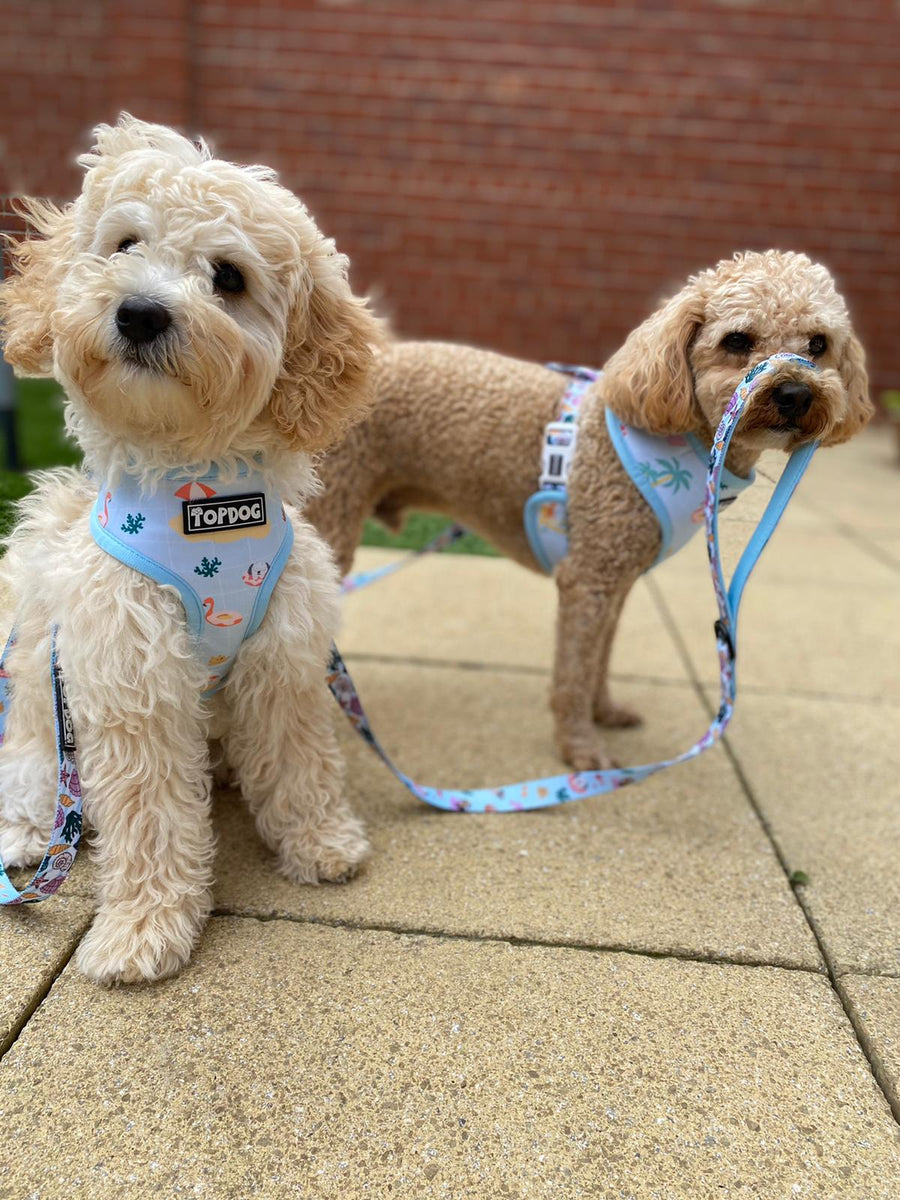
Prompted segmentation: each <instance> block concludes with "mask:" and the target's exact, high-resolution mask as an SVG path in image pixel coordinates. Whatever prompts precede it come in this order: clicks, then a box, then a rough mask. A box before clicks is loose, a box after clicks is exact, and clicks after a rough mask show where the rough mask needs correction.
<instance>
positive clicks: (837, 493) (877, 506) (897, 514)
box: [798, 426, 900, 532]
mask: <svg viewBox="0 0 900 1200" xmlns="http://www.w3.org/2000/svg"><path fill="white" fill-rule="evenodd" d="M800 487H801V491H800V492H799V493H798V500H799V499H800V497H801V496H802V504H803V506H804V507H814V508H816V509H817V510H818V511H819V512H820V513H821V514H822V515H823V516H825V517H826V518H827V519H830V520H835V521H841V522H842V523H844V524H847V525H849V526H851V527H852V528H857V529H860V530H865V531H869V532H874V531H878V530H889V531H890V530H896V528H897V525H898V522H900V469H898V465H897V450H896V442H895V441H894V439H893V437H892V431H891V430H890V429H888V428H887V427H885V426H876V427H875V428H871V427H870V428H869V429H867V430H865V431H864V433H863V434H862V435H861V436H860V437H857V438H854V439H853V440H852V441H850V442H847V443H846V444H845V445H843V446H837V447H835V448H834V449H832V450H822V451H820V452H818V453H817V454H816V456H815V458H814V459H813V462H812V464H811V465H810V468H809V470H808V471H807V473H806V476H805V477H804V479H803V482H802V483H801V485H800Z"/></svg>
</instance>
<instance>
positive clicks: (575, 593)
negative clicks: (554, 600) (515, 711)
mask: <svg viewBox="0 0 900 1200" xmlns="http://www.w3.org/2000/svg"><path fill="white" fill-rule="evenodd" d="M556 583H557V590H558V594H559V610H558V613H557V619H556V658H555V662H554V670H553V686H552V691H551V700H550V704H551V708H552V709H553V714H554V717H555V723H556V742H557V746H558V748H559V752H560V754H561V755H562V757H563V759H564V760H565V761H566V762H567V763H569V765H570V766H572V767H574V768H575V769H576V770H578V771H597V770H604V769H605V768H607V767H611V766H614V765H615V764H614V763H613V760H612V759H611V758H610V757H609V755H608V754H607V753H606V749H605V747H604V744H603V740H602V737H601V735H600V733H599V732H598V730H597V727H596V725H595V724H594V696H595V694H596V690H597V689H598V688H599V687H601V686H602V689H603V693H604V694H605V692H606V669H607V665H608V661H609V652H610V649H611V646H612V638H613V634H614V632H615V627H616V622H617V620H618V617H619V613H620V612H621V610H622V605H623V603H624V598H625V594H627V588H626V589H625V591H624V592H623V585H622V579H621V571H620V572H619V573H618V575H617V574H616V573H615V572H613V571H610V572H603V571H602V570H600V569H596V570H594V571H591V572H590V573H588V572H585V571H584V570H583V569H582V568H581V567H578V566H577V565H575V564H573V560H572V558H571V557H569V558H567V559H566V560H565V561H564V562H563V563H561V564H560V566H559V567H558V569H557V572H556Z"/></svg>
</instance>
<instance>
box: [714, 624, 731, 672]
mask: <svg viewBox="0 0 900 1200" xmlns="http://www.w3.org/2000/svg"><path fill="white" fill-rule="evenodd" d="M713 629H715V631H716V638H717V639H718V640H719V641H720V642H721V643H722V644H723V645H724V646H725V647H726V649H727V650H728V657H729V658H730V659H731V661H732V662H734V660H735V657H736V655H735V652H734V642H733V641H732V640H731V630H730V629H729V628H728V625H727V624H726V623H725V621H724V620H723V619H722V617H719V618H717V620H716V623H715V624H714V625H713Z"/></svg>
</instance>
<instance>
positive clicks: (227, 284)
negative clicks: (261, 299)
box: [213, 262, 244, 296]
mask: <svg viewBox="0 0 900 1200" xmlns="http://www.w3.org/2000/svg"><path fill="white" fill-rule="evenodd" d="M213 287H214V288H215V289H216V291H217V292H229V293H230V294H231V295H232V296H237V295H238V294H239V293H241V292H242V291H243V290H244V277H243V275H242V274H241V273H240V271H239V270H238V269H237V267H236V266H235V265H234V263H229V262H220V263H216V265H215V273H214V274H213Z"/></svg>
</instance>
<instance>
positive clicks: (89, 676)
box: [0, 115, 380, 983]
mask: <svg viewBox="0 0 900 1200" xmlns="http://www.w3.org/2000/svg"><path fill="white" fill-rule="evenodd" d="M95 137H96V147H95V149H94V150H93V151H92V152H91V153H90V154H87V155H85V156H83V157H82V158H81V159H80V162H81V163H82V165H83V166H84V167H85V168H86V176H85V181H84V186H83V189H82V192H81V194H80V195H79V197H78V198H77V199H76V200H75V201H74V202H73V203H72V204H70V205H68V206H67V207H66V208H63V209H59V208H56V207H54V206H52V205H49V204H45V203H38V202H29V204H28V205H27V210H28V214H29V216H30V219H31V222H32V224H33V225H34V226H35V227H36V229H37V231H38V232H39V233H41V234H43V235H44V236H43V237H42V238H26V239H25V240H22V241H19V242H18V243H17V244H15V245H13V247H12V253H13V257H14V259H15V261H16V263H17V267H18V272H17V273H16V274H14V275H13V276H12V277H11V278H10V279H9V280H8V281H7V282H6V283H5V284H4V285H3V287H2V288H0V317H2V319H3V323H4V329H5V335H6V356H7V358H8V359H9V361H10V362H11V363H12V365H13V366H14V367H15V368H16V370H17V371H18V372H19V373H20V374H23V375H52V376H55V378H56V379H57V380H58V381H59V382H60V383H61V384H62V386H63V387H64V389H65V392H66V420H67V424H68V427H69V429H70V431H71V432H72V433H73V434H74V436H75V438H76V439H77V441H78V443H79V444H80V446H81V447H82V448H83V450H84V452H85V466H86V468H87V470H86V471H75V470H64V471H59V472H53V473H49V474H45V475H43V476H40V477H39V478H38V487H37V490H36V491H35V492H34V493H33V494H32V495H31V496H30V497H29V498H28V499H27V500H26V501H25V502H24V504H23V505H22V512H21V519H20V522H19V524H18V527H17V528H16V530H15V531H14V533H13V535H12V537H11V539H10V543H9V550H8V553H7V555H6V559H5V561H4V564H3V572H4V576H5V579H6V581H7V583H8V587H9V590H10V593H11V597H12V602H13V606H14V612H15V619H16V623H17V627H18V641H17V644H16V646H15V648H14V650H13V652H12V654H11V656H10V663H9V666H10V669H11V677H12V689H13V696H14V700H15V703H14V705H13V707H12V710H11V713H10V717H9V725H8V730H7V738H6V742H5V744H4V746H3V747H2V750H0V798H2V819H0V854H2V857H3V861H4V862H5V863H6V864H7V865H24V864H26V863H32V862H35V861H36V860H39V859H40V857H41V855H42V853H43V851H44V849H45V846H46V840H47V834H48V831H49V828H50V824H51V822H52V818H53V805H54V798H55V794H56V751H55V742H54V727H53V714H52V696H51V692H50V688H49V685H48V665H49V657H48V656H49V653H50V643H49V635H50V629H51V627H52V626H53V625H57V626H58V628H59V634H58V649H59V658H60V663H61V666H62V669H63V672H64V675H65V678H66V683H67V691H68V696H69V701H70V707H71V712H72V718H73V722H74V726H75V729H76V731H77V736H78V762H79V768H80V771H81V775H82V780H83V785H84V795H85V816H86V819H87V823H88V824H89V826H90V827H91V829H92V831H93V851H94V854H95V856H96V858H97V861H98V865H99V886H100V910H99V913H98V915H97V917H96V919H95V921H94V924H93V926H92V928H91V930H90V931H89V933H88V934H87V936H86V937H85V939H84V940H83V942H82V943H81V946H80V948H79V951H78V963H79V965H80V967H81V969H82V970H83V971H84V972H85V973H86V974H87V975H88V976H90V977H91V978H93V979H95V980H98V981H101V982H104V983H112V982H133V981H137V980H151V979H157V978H160V977H162V976H166V975H170V974H172V973H174V972H175V971H177V970H178V969H179V968H180V967H181V966H182V965H183V964H184V963H185V962H186V961H187V959H188V957H189V955H190V952H191V948H192V946H193V944H194V942H195V940H196V938H197V936H198V934H199V931H200V929H201V928H202V925H203V922H204V919H205V917H206V915H207V912H208V910H209V906H210V887H211V883H212V860H213V851H214V843H213V834H212V829H211V825H210V813H209V798H210V784H211V756H210V751H209V749H208V746H209V741H210V739H213V740H214V741H216V742H220V743H221V746H222V747H223V750H224V755H225V761H226V763H227V764H228V766H229V767H230V768H231V769H232V770H233V772H234V776H235V778H236V780H237V782H238V784H239V786H240V788H241V791H242V792H243V794H244V796H245V798H246V800H247V802H248V803H249V805H250V807H251V809H252V810H253V812H254V813H255V816H256V822H257V826H258V828H259V831H260V833H261V835H262V837H263V838H264V839H265V841H266V842H267V843H268V845H269V846H271V848H272V849H273V850H274V851H275V852H276V853H277V855H278V858H279V863H280V867H281V869H282V870H283V871H284V872H285V873H286V874H287V875H288V876H289V877H290V878H291V879H294V880H296V881H297V882H301V883H315V882H317V881H319V880H342V879H344V878H347V877H348V876H349V875H351V874H352V873H353V871H354V870H355V868H356V866H357V864H358V863H359V862H360V860H361V859H362V857H363V856H364V854H365V852H366V849H367V846H366V840H365V836H364V833H363V829H362V826H361V825H360V824H359V822H358V821H357V820H356V818H355V817H354V816H353V814H352V813H351V812H350V810H349V808H348V806H347V803H346V801H345V799H344V796H343V791H342V778H341V761H340V757H339V753H338V750H337V747H336V743H335V737H334V731H333V729H332V721H331V716H332V714H331V709H330V706H331V701H330V698H329V696H328V693H327V690H326V688H325V686H324V671H325V663H326V660H327V654H328V647H329V643H330V641H331V637H332V633H333V630H334V628H335V626H336V622H337V616H338V599H337V598H338V584H337V576H336V572H335V568H334V564H333V560H332V558H331V555H330V554H329V552H328V549H327V547H326V546H325V545H324V544H323V542H322V541H321V539H320V538H319V537H318V536H317V535H316V534H315V532H314V531H313V529H312V528H311V526H310V525H309V524H307V523H306V522H305V521H304V520H302V519H301V518H300V517H299V515H298V513H297V511H296V509H295V508H289V516H290V520H291V522H292V525H293V528H294V535H295V540H294V547H293V551H292V553H291V557H290V560H289V562H288V563H287V565H286V567H285V570H284V572H283V574H282V575H281V577H280V579H279V581H278V583H277V585H276V587H275V589H274V591H273V594H272V597H271V600H270V603H269V607H268V610H267V613H266V616H265V619H264V621H263V623H262V625H261V627H260V629H259V631H258V633H256V634H255V635H254V636H253V637H252V638H250V639H249V640H248V641H247V642H246V643H244V645H243V647H242V648H241V650H240V652H239V654H238V658H237V661H236V663H235V665H234V667H233V669H232V672H231V674H230V676H229V679H228V683H227V685H226V687H225V688H224V689H223V691H222V692H220V693H219V694H218V695H217V696H215V697H214V699H213V700H212V701H210V702H204V701H203V700H202V699H201V692H202V691H203V689H204V687H205V686H206V675H207V668H206V667H205V666H204V664H202V663H201V662H200V661H199V660H197V659H196V657H195V656H194V655H193V654H192V650H191V646H190V642H189V638H188V633H187V630H186V626H185V620H184V613H183V609H182V606H181V602H180V600H179V598H178V597H177V595H176V593H175V592H174V590H173V589H170V588H167V587H162V586H160V585H158V584H157V583H155V582H154V581H152V580H150V579H148V578H146V577H145V576H143V575H141V574H139V573H137V572H135V571H133V570H131V569H130V568H128V567H126V566H124V565H123V564H122V563H121V562H119V561H118V560H116V559H114V558H111V557H110V556H109V555H108V554H106V553H105V552H104V551H103V550H101V549H100V548H99V547H98V546H97V545H96V543H95V542H94V540H93V538H92V536H91V533H90V529H89V523H88V514H89V511H90V508H91V506H92V504H93V501H94V499H95V496H96V482H92V478H93V480H94V481H96V479H98V478H99V479H102V478H110V479H114V478H115V477H116V474H117V473H118V472H121V471H122V470H123V469H124V468H126V467H127V468H128V469H129V470H130V471H131V472H137V473H138V474H140V476H141V478H142V480H143V483H144V485H145V486H146V487H148V488H152V487H153V486H154V485H155V483H156V481H158V480H159V478H160V477H161V475H162V474H164V473H165V472H166V471H168V470H172V469H175V468H178V469H186V468H188V469H192V470H193V471H194V472H195V473H196V474H201V473H202V472H204V471H205V470H206V469H207V468H208V466H209V464H210V463H211V462H213V461H215V462H216V463H217V464H218V465H219V469H220V472H221V473H222V477H223V478H227V477H228V476H229V474H230V475H231V476H232V477H233V475H234V473H236V472H237V471H238V470H239V469H240V468H241V465H242V464H247V463H250V462H253V463H255V464H257V465H258V464H261V469H262V470H263V471H264V472H265V473H266V474H267V476H268V477H269V479H270V481H271V482H272V484H273V485H274V486H275V487H277V488H278V489H279V490H280V491H281V494H282V495H283V496H285V497H286V498H288V499H290V500H292V501H293V503H294V504H297V503H300V502H302V501H304V500H305V498H306V497H307V496H308V495H309V494H310V492H311V491H312V490H314V476H313V474H312V469H311V465H310V454H311V452H313V451H316V450H318V449H320V448H321V447H322V446H323V445H325V444H327V442H328V441H329V440H330V439H332V438H334V437H336V436H337V435H338V434H339V433H340V432H342V431H343V429H344V428H345V427H346V425H347V423H348V422H349V421H351V420H352V419H354V418H355V417H357V416H358V415H361V413H362V411H363V410H364V408H365V406H366V405H367V404H368V403H369V399H370V388H369V367H370V363H371V359H372V354H373V345H374V344H375V343H376V342H377V341H378V340H379V337H380V330H379V327H378V324H377V322H376V321H375V319H374V317H372V316H371V314H370V313H369V311H368V309H367V307H366V304H365V302H364V301H362V300H359V299H357V298H356V297H354V296H353V294H352V293H351V291H350V288H349V286H348V283H347V275H346V269H347V260H346V259H345V258H344V256H343V255H340V254H338V253H337V252H336V250H335V248H334V244H333V242H331V241H329V240H327V239H326V238H324V237H323V236H322V234H321V233H320V232H319V231H318V229H317V228H316V226H315V224H314V223H313V220H312V218H311V217H310V215H309V213H308V212H307V211H306V209H305V208H304V206H303V205H302V204H301V203H300V201H299V200H298V199H297V198H296V197H295V196H293V195H292V194H291V193H290V192H288V191H287V190H285V189H284V188H282V187H281V186H280V185H279V184H278V183H277V182H276V180H275V177H274V175H273V173H272V172H271V171H269V170H267V169H266V168H263V167H238V166H235V165H233V164H231V163H228V162H224V161H220V160H218V159H215V158H213V157H212V155H211V153H210V151H209V150H208V148H207V147H206V146H205V145H204V144H203V143H200V144H199V145H195V144H194V143H192V142H190V141H188V140H187V139H186V138H184V137H182V136H181V135H179V134H177V133H175V132H173V131H172V130H170V129H166V128H164V127H161V126H154V125H147V124H144V123H142V122H139V121H137V120H135V119H133V118H131V117H129V116H127V115H123V117H122V118H121V119H120V121H119V123H118V124H117V125H116V126H114V127H110V126H106V125H101V126H99V127H98V128H97V130H96V131H95ZM222 261H227V262H229V263H232V264H235V265H237V267H238V268H239V269H240V271H241V272H242V274H243V277H244V280H245V282H246V290H245V291H243V292H241V293H240V294H224V293H220V292H217V291H216V288H215V274H216V264H221V262H222ZM134 294H138V295H144V296H150V297H152V298H153V299H154V300H157V301H159V302H161V303H162V304H164V305H165V306H166V308H167V309H168V310H169V312H170V313H171V316H172V325H171V328H170V329H169V331H168V332H167V333H166V335H165V338H164V339H162V340H160V341H159V342H158V343H157V342H154V343H153V347H152V350H149V351H148V353H147V355H145V354H144V349H145V348H143V347H138V348H135V347H134V346H127V345H125V344H124V342H123V340H122V339H121V337H119V336H118V334H117V329H116V323H115V314H116V311H117V308H118V306H119V304H120V302H121V301H122V299H123V298H125V297H127V296H132V295H134Z"/></svg>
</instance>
